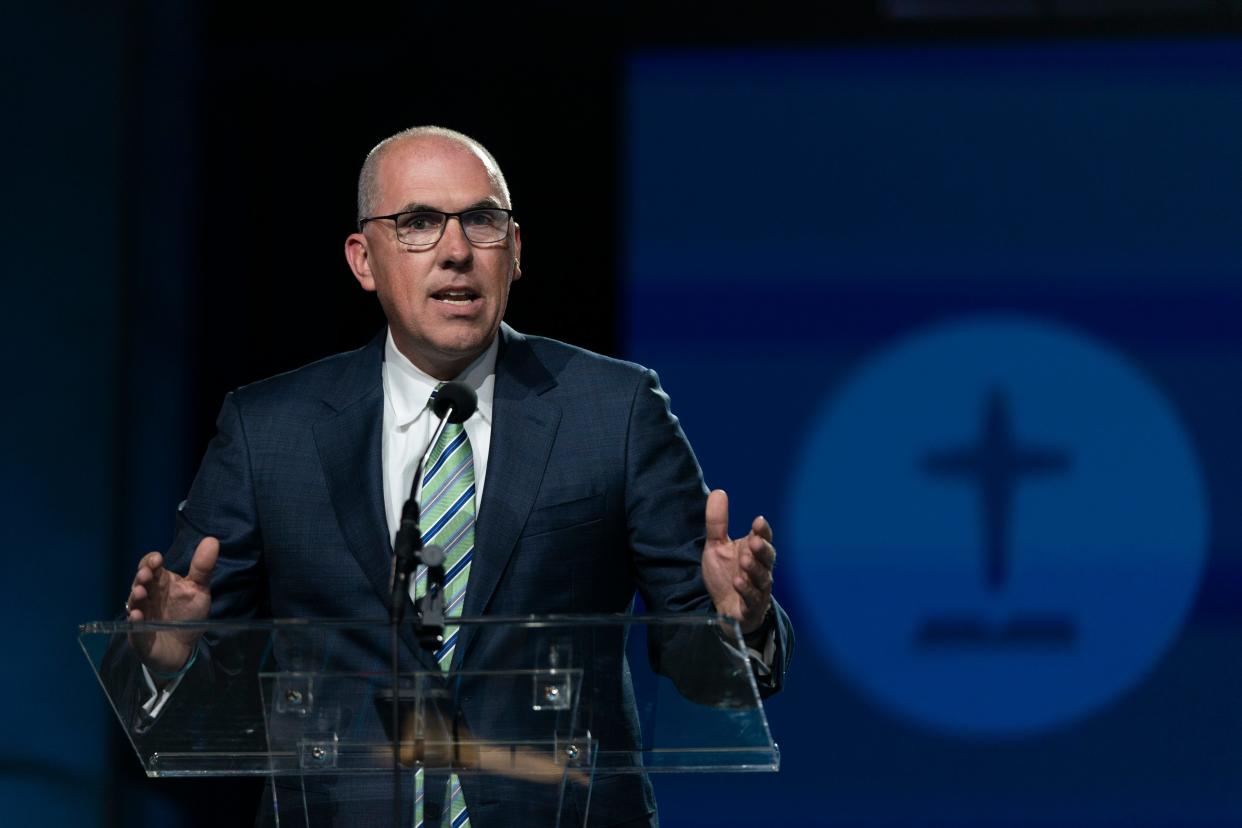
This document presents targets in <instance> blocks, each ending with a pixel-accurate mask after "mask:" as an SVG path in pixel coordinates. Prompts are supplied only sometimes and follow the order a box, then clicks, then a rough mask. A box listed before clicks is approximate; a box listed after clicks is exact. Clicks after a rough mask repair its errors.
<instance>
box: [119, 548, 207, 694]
mask: <svg viewBox="0 0 1242 828" xmlns="http://www.w3.org/2000/svg"><path fill="white" fill-rule="evenodd" d="M219 555H220V542H219V541H218V540H216V539H215V538H210V537H208V538H203V539H202V540H201V541H200V542H199V544H198V548H197V549H195V550H194V557H193V559H192V560H191V561H190V571H189V572H188V573H187V574H186V575H185V576H184V577H182V576H181V575H178V574H176V573H175V572H171V571H169V570H168V569H166V568H165V567H164V556H163V555H161V554H160V553H159V552H148V553H147V554H146V555H144V556H143V558H142V560H141V561H139V563H138V574H137V575H135V576H134V583H133V586H131V587H130V590H129V599H128V600H127V601H126V602H125V605H126V606H127V607H128V608H129V620H130V621H202V620H203V619H205V618H206V617H207V613H208V611H209V610H210V609H211V571H212V570H213V569H215V566H216V559H217V558H218V557H219ZM130 642H131V644H132V645H133V647H134V649H135V650H136V651H137V652H138V657H139V658H141V659H142V663H143V664H145V665H147V668H148V669H150V670H152V671H154V672H157V673H164V674H169V673H175V672H177V671H178V670H180V669H181V667H182V666H183V665H184V664H185V663H186V661H187V660H188V659H189V657H190V653H191V652H192V651H193V650H194V646H195V644H196V643H197V642H198V635H197V634H195V633H186V632H175V633H174V632H155V633H142V634H135V635H131V636H130Z"/></svg>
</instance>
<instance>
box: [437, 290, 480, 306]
mask: <svg viewBox="0 0 1242 828" xmlns="http://www.w3.org/2000/svg"><path fill="white" fill-rule="evenodd" d="M431 298H432V299H435V300H436V301H437V302H447V303H448V304H450V305H469V304H470V303H471V302H473V301H474V300H476V299H478V298H479V294H477V293H475V292H474V291H473V290H469V289H466V288H450V289H448V290H440V291H436V292H435V293H433V294H431Z"/></svg>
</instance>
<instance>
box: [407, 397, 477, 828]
mask: <svg viewBox="0 0 1242 828" xmlns="http://www.w3.org/2000/svg"><path fill="white" fill-rule="evenodd" d="M443 385H444V383H440V385H437V386H436V390H435V391H433V392H431V399H430V400H428V401H427V404H428V405H431V403H432V401H433V400H435V398H436V394H437V393H438V392H439V390H440V388H441V386H443ZM474 488H475V487H474V454H473V452H472V451H471V450H470V438H469V437H467V436H466V429H465V428H463V427H462V426H461V425H460V424H455V423H449V424H448V425H446V426H445V427H444V431H442V432H441V433H440V439H439V440H437V441H436V444H435V446H434V447H433V448H432V450H431V456H430V457H428V458H427V468H426V470H425V471H424V472H423V482H422V490H421V495H420V497H419V500H420V501H421V503H422V508H421V510H420V511H421V516H420V526H421V527H422V531H423V546H424V547H426V546H430V545H432V544H436V545H438V546H440V547H441V548H442V549H443V550H444V555H445V558H444V608H445V613H444V614H445V616H446V617H449V618H452V617H455V616H458V615H461V606H462V602H463V601H464V600H465V597H466V584H467V582H468V581H469V580H470V561H471V559H472V558H473V557H474V516H475V505H474V501H475V496H474ZM426 592H427V570H426V568H425V567H419V572H418V574H417V575H416V576H415V580H414V599H415V600H416V601H417V600H418V599H419V598H421V597H422V596H423V595H424V594H425V593H426ZM457 633H458V627H456V626H454V625H452V624H449V625H447V626H445V628H444V644H443V645H442V646H441V647H440V649H439V650H437V651H436V654H435V656H436V661H437V662H438V663H439V665H440V669H441V670H448V669H449V665H450V664H452V663H453V650H454V649H455V648H456V646H457ZM415 784H416V789H417V790H416V794H415V795H416V796H419V795H421V793H422V774H421V771H420V772H419V774H418V778H417V779H416V782H415ZM447 794H448V796H447V798H446V799H445V803H446V804H447V805H448V808H447V809H446V812H445V814H444V820H443V822H442V826H444V828H469V826H470V816H469V814H467V812H466V800H465V797H464V796H463V795H462V792H461V780H460V779H458V778H457V774H452V775H451V776H450V777H449V781H448V791H447ZM419 804H420V805H421V803H419ZM416 812H417V813H418V814H419V815H420V817H419V820H418V822H419V824H420V825H421V812H422V808H421V807H417V806H416Z"/></svg>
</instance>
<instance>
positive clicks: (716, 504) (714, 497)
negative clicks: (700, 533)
mask: <svg viewBox="0 0 1242 828" xmlns="http://www.w3.org/2000/svg"><path fill="white" fill-rule="evenodd" d="M706 525H707V542H708V543H728V542H729V495H727V494H725V490H724V489H716V490H715V491H713V492H712V493H711V494H709V495H708V496H707V519H706Z"/></svg>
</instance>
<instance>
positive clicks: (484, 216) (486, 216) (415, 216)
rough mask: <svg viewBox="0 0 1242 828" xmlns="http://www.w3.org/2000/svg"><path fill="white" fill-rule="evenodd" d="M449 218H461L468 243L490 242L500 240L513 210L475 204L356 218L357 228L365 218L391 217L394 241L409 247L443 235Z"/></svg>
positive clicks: (459, 219) (359, 227)
mask: <svg viewBox="0 0 1242 828" xmlns="http://www.w3.org/2000/svg"><path fill="white" fill-rule="evenodd" d="M451 218H455V219H457V220H458V221H459V222H461V230H462V232H463V233H465V234H466V238H467V239H469V240H470V242H471V243H472V244H492V243H494V242H498V241H501V240H503V239H504V238H505V236H507V235H508V233H509V222H510V221H512V220H513V211H512V210H506V209H504V208H503V207H476V208H474V209H472V210H462V211H461V212H460V213H441V212H440V211H439V210H411V211H409V212H405V213H393V214H392V215H390V216H368V217H367V218H364V219H362V220H361V221H359V222H358V229H359V230H360V231H361V230H362V226H363V225H364V224H366V223H367V222H368V221H379V220H380V219H392V221H393V223H394V224H395V225H396V227H397V241H399V242H401V243H402V244H408V245H410V247H431V246H432V245H433V244H435V243H436V242H438V241H440V238H441V237H442V236H443V235H444V228H445V227H447V226H448V220H449V219H451Z"/></svg>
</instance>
